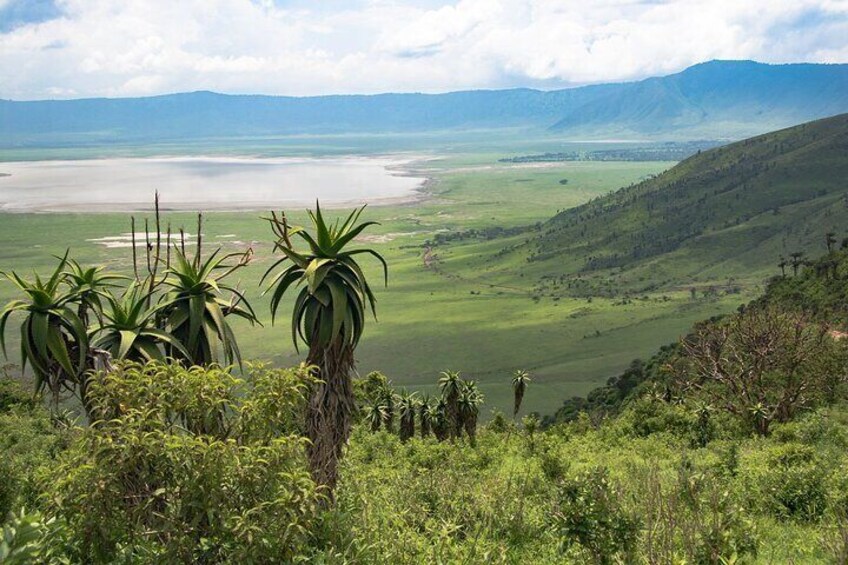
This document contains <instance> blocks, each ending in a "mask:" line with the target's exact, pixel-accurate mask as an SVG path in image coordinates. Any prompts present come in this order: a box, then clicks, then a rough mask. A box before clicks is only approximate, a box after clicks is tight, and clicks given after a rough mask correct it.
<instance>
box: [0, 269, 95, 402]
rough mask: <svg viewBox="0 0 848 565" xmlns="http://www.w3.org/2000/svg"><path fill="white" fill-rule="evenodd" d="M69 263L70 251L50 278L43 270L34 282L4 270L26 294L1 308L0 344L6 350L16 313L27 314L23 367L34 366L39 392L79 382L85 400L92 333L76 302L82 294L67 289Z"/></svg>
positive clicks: (23, 329) (54, 391)
mask: <svg viewBox="0 0 848 565" xmlns="http://www.w3.org/2000/svg"><path fill="white" fill-rule="evenodd" d="M66 264H67V253H66V254H65V256H64V257H63V258H62V259H61V260H60V261H59V264H58V265H57V266H56V268H55V270H54V271H53V273H52V274H51V275H50V277H49V278H48V279H46V280H42V279H41V277H40V276H39V275H37V274H36V275H35V278H34V280H33V281H27V280H25V279H23V278H21V277H20V276H19V275H18V274H17V273H15V272H11V273H2V274H3V276H5V277H6V279H8V280H9V281H11V282H12V283H14V284H15V286H17V287H18V289H19V290H20V291H21V292H22V293H23V294H24V296H25V297H26V298H25V299H22V300H13V301H12V302H10V303H8V304H7V305H6V307H5V308H4V309H3V310H2V311H0V345H2V347H3V353H4V355H6V338H5V336H6V331H5V330H6V323H7V321H8V319H9V317H10V316H11V314H12V313H14V312H21V313H24V314H25V318H24V320H23V322H22V323H21V328H20V332H21V363H22V365H23V367H22V369H25V368H26V365H27V364H29V365H30V367H31V368H32V371H33V373H34V375H35V378H36V389H37V390H38V391H41V390H43V389H44V388H45V387H46V388H48V389H49V390H50V392H51V393H52V394H53V395H54V398H56V399H58V395H59V392H60V391H61V390H62V388H70V389H72V390H73V389H77V387H79V389H78V391H79V393H80V396H81V397H82V398H83V400H84V397H85V386H84V384H85V383H84V381H85V378H84V372H85V370H86V368H87V367H86V356H87V354H88V334H87V331H86V327H85V325H84V324H83V322H82V320H80V318H79V316H78V315H77V314H76V313H75V312H74V311H73V310H72V309H71V307H70V306H71V305H72V304H74V303H75V302H77V301H78V300H79V295H78V294H77V293H76V292H75V291H73V290H71V291H63V290H62V285H63V283H64V282H65V278H66V275H65V273H64V272H63V271H62V269H64V268H65V265H66Z"/></svg>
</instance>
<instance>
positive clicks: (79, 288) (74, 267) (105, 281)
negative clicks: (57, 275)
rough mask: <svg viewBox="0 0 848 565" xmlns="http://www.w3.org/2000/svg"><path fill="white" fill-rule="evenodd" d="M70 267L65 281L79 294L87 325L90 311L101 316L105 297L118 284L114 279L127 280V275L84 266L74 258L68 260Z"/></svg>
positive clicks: (80, 313) (81, 311)
mask: <svg viewBox="0 0 848 565" xmlns="http://www.w3.org/2000/svg"><path fill="white" fill-rule="evenodd" d="M68 267H69V270H68V271H66V272H65V273H64V275H65V283H66V284H67V285H68V286H69V287H70V289H71V291H72V292H73V293H75V294H76V295H77V300H78V303H79V312H78V313H79V317H80V319H81V320H82V321H83V323H84V324H86V325H87V324H88V323H89V319H88V312H89V311H91V312H94V314H95V316H97V317H100V314H101V313H102V311H103V299H104V298H108V297H109V289H110V288H114V287H116V286H117V285H116V284H115V283H114V282H112V281H118V280H125V279H126V277H123V276H121V275H113V274H108V273H105V272H104V271H103V267H83V266H82V265H80V264H79V263H78V262H77V261H75V260H73V259H69V260H68Z"/></svg>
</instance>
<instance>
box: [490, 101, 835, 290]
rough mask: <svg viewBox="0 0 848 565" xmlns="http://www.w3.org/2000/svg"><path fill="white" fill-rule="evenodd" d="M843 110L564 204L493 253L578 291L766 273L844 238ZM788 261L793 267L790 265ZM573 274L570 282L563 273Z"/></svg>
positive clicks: (504, 262) (503, 262)
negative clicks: (527, 233) (826, 240)
mask: <svg viewBox="0 0 848 565" xmlns="http://www.w3.org/2000/svg"><path fill="white" fill-rule="evenodd" d="M846 178H848V114H842V115H839V116H835V117H833V118H828V119H824V120H819V121H815V122H810V123H807V124H803V125H799V126H796V127H792V128H788V129H785V130H781V131H777V132H773V133H769V134H766V135H762V136H759V137H755V138H751V139H746V140H743V141H740V142H738V143H733V144H730V145H727V146H724V147H720V148H716V149H713V150H709V151H705V152H702V153H699V154H697V155H695V156H693V157H690V158H689V159H687V160H685V161H683V162H681V163H679V164H678V165H677V166H675V167H673V168H671V169H670V170H668V171H666V172H664V173H662V174H660V175H658V176H656V177H653V178H650V179H648V180H645V181H643V182H640V183H638V184H634V185H631V186H628V187H625V188H621V189H619V190H618V191H616V192H614V193H612V194H609V195H607V196H604V197H599V198H596V199H594V200H593V201H591V202H589V203H587V204H584V205H582V206H579V207H576V208H571V209H568V210H565V211H563V212H561V213H559V214H557V215H556V216H554V217H553V218H552V219H551V220H549V221H548V222H546V223H545V224H543V225H542V226H541V229H539V230H538V231H536V232H535V233H533V237H531V238H527V237H526V236H522V238H517V242H513V243H512V244H511V245H508V246H507V247H504V248H503V249H501V251H500V252H499V253H498V257H499V261H498V262H496V263H490V264H489V265H488V269H489V271H490V272H491V273H492V274H493V275H494V274H497V273H498V272H500V271H508V270H510V269H514V268H515V266H516V265H519V264H522V259H523V260H524V261H523V263H524V264H523V265H522V266H521V269H522V270H524V271H525V272H526V273H527V274H532V275H535V277H536V279H538V278H540V277H545V278H546V279H549V280H550V279H553V280H555V281H556V282H557V283H561V284H562V285H565V287H566V288H568V289H570V290H572V291H581V289H586V288H587V284H590V283H587V281H596V282H597V283H598V284H600V281H601V280H603V281H604V282H605V283H606V284H608V285H611V287H612V288H614V289H616V290H624V291H628V290H629V291H641V290H645V289H648V288H649V287H650V288H658V287H659V288H663V287H674V286H679V285H680V284H689V283H693V284H697V283H703V282H710V281H713V282H715V281H720V280H725V279H726V278H728V277H735V278H748V279H749V280H757V279H761V278H762V276H763V275H768V274H773V273H774V272H775V271H776V270H777V264H778V262H779V260H780V256H781V255H783V256H785V257H787V258H789V256H790V254H791V253H793V252H804V251H806V252H810V251H812V250H822V249H824V238H825V234H826V233H828V232H833V233H834V237H836V238H837V239H838V240H839V241H841V239H842V237H843V236H844V235H846V230H845V225H846V221H848V182H846ZM788 268H791V267H788ZM566 280H568V283H567V284H566V283H565V281H566Z"/></svg>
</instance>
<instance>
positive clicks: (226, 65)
mask: <svg viewBox="0 0 848 565" xmlns="http://www.w3.org/2000/svg"><path fill="white" fill-rule="evenodd" d="M711 59H753V60H757V61H762V62H770V63H787V62H816V63H845V62H848V0H751V1H749V0H669V1H663V0H580V1H573V0H458V1H457V0H453V1H449V0H311V1H310V0H0V98H4V99H14V100H33V99H46V98H56V99H58V98H84V97H98V96H107V97H126V96H147V95H155V94H165V93H172V92H186V91H195V90H212V91H216V92H225V93H234V94H235V93H238V94H284V95H297V96H306V95H319V94H349V93H377V92H445V91H452V90H465V89H479V88H511V87H533V88H544V89H550V88H563V87H570V86H577V85H583V84H592V83H600V82H613V81H630V80H638V79H641V78H645V77H648V76H658V75H666V74H671V73H674V72H677V71H680V70H682V69H684V68H686V67H687V66H690V65H692V64H695V63H699V62H703V61H708V60H711Z"/></svg>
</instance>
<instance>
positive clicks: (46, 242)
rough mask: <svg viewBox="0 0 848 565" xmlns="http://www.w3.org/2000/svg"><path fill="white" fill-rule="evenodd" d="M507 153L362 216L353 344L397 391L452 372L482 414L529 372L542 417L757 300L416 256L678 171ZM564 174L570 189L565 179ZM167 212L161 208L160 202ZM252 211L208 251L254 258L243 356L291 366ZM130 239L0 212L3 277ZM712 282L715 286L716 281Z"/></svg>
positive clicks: (215, 216) (266, 253)
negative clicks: (552, 278)
mask: <svg viewBox="0 0 848 565" xmlns="http://www.w3.org/2000/svg"><path fill="white" fill-rule="evenodd" d="M523 149H524V148H523V147H522V151H523ZM520 152H521V151H516V152H515V154H517V153H520ZM509 154H512V152H510V153H506V152H503V151H500V152H499V151H497V150H493V151H492V152H485V153H482V152H479V151H478V152H476V153H471V152H454V153H451V154H449V156H447V157H442V158H433V159H429V160H422V161H420V162H419V163H418V164H417V165H416V168H419V169H421V170H422V171H423V172H425V173H427V174H428V175H429V176H431V177H432V178H433V179H434V182H433V183H432V185H431V187H430V189H429V190H430V191H431V193H432V194H431V196H430V198H429V199H427V200H426V201H424V202H421V203H418V204H416V205H406V206H383V207H374V208H371V209H369V211H368V212H366V216H367V218H368V219H375V220H379V221H380V222H381V223H382V225H381V226H379V227H377V228H375V229H373V230H372V231H371V232H370V235H369V236H367V237H366V238H365V239H366V240H367V242H368V243H369V245H373V246H374V247H375V248H376V249H377V250H378V251H380V252H381V253H383V254H384V255H385V257H386V259H387V260H388V262H389V264H390V275H389V276H390V280H389V286H388V288H385V289H383V288H380V289H379V290H378V301H379V303H378V316H379V323H373V322H372V323H370V324H369V326H368V327H367V328H366V334H365V338H364V340H363V343H362V344H361V346H360V348H359V349H358V358H359V371H360V372H361V373H363V374H364V373H365V372H367V371H370V370H376V369H379V370H381V371H383V372H385V373H386V374H387V375H388V376H389V377H390V378H391V379H392V380H393V381H394V382H395V384H396V385H397V386H399V387H404V386H407V387H410V388H415V389H424V388H427V387H432V386H433V385H434V383H435V381H436V378H437V374H438V372H439V371H440V370H444V369H446V368H452V369H457V370H461V371H462V372H463V374H464V375H465V376H466V377H469V378H475V379H478V380H479V381H480V384H481V389H482V391H483V393H484V394H485V395H486V397H487V406H488V407H498V408H501V409H504V410H506V409H507V407H508V406H509V405H510V402H511V390H510V373H511V372H512V371H513V370H515V369H517V368H526V369H528V370H530V371H531V372H532V373H534V375H535V380H534V383H533V390H532V391H531V392H530V393H529V394H528V397H527V400H526V406H527V408H528V409H530V410H537V411H539V412H542V413H551V412H553V411H554V410H555V409H556V408H557V407H558V406H559V404H560V403H561V402H562V400H563V398H565V397H569V396H572V395H575V394H584V393H586V392H587V391H588V390H590V389H591V388H593V387H595V386H597V385H598V384H600V383H602V382H604V381H605V380H606V379H607V378H609V377H610V376H612V375H614V374H616V373H617V372H618V371H620V370H621V369H623V368H624V367H625V366H626V365H627V364H628V363H629V361H630V360H631V359H633V358H635V357H639V356H646V355H648V354H650V353H651V352H652V351H653V350H655V349H656V348H657V347H658V346H659V345H661V344H663V343H666V342H669V341H672V340H674V339H676V338H677V336H678V335H680V334H681V333H682V332H684V331H686V330H687V329H688V328H689V327H690V326H691V324H692V323H693V322H695V321H696V320H700V319H703V318H705V317H709V316H711V315H714V314H718V313H721V312H726V311H729V310H731V309H732V308H734V307H735V306H736V305H737V304H738V303H740V302H742V301H744V300H746V299H747V298H749V297H750V296H753V294H755V293H756V292H757V290H758V283H759V282H760V280H761V278H760V279H758V278H757V277H756V276H753V277H751V279H750V280H749V281H747V282H746V284H745V285H743V287H742V292H741V293H740V294H733V295H725V294H722V293H719V294H718V295H714V296H710V297H699V298H698V299H696V300H693V299H692V298H691V296H690V293H689V291H688V289H685V288H680V289H671V290H669V289H663V290H660V291H657V292H646V293H642V294H640V295H639V296H638V297H636V298H635V299H633V300H621V299H615V298H603V297H601V296H600V295H599V296H581V297H579V298H574V297H567V296H565V297H557V298H551V297H548V296H546V295H545V293H544V292H541V293H540V292H539V281H540V278H539V276H538V275H539V274H538V273H534V274H533V275H532V276H529V275H528V276H524V273H523V270H524V269H525V268H526V266H525V264H523V263H522V262H521V261H518V260H515V259H513V262H514V264H511V265H510V267H509V268H508V269H506V270H500V271H499V273H498V275H497V277H489V276H488V275H486V274H485V271H483V270H481V269H480V268H479V266H480V264H481V263H483V262H486V261H491V260H492V255H493V254H494V253H496V252H497V251H498V250H499V249H501V248H502V247H503V245H504V242H503V241H504V240H501V239H499V240H496V241H495V240H492V241H488V240H486V239H485V238H474V239H469V240H459V241H457V242H456V243H451V244H448V245H442V246H439V247H438V248H437V249H436V251H435V252H432V253H431V254H430V255H429V257H428V260H426V261H425V254H426V251H425V243H426V242H427V241H429V240H432V239H433V238H434V237H435V235H436V234H438V233H442V234H451V233H458V232H463V231H466V230H469V229H478V230H480V229H485V228H491V227H495V226H497V227H503V228H510V227H516V226H527V225H533V224H535V223H536V222H543V221H545V220H547V219H548V218H550V217H551V216H552V215H553V214H555V213H556V212H557V210H562V209H567V208H571V207H573V206H576V205H579V204H581V203H584V202H586V201H588V200H590V199H592V198H594V197H597V196H600V195H603V194H606V193H607V192H609V191H610V190H614V189H616V188H618V187H621V186H627V185H630V184H631V183H634V182H637V181H639V180H641V179H644V178H647V177H648V176H650V175H655V174H657V173H659V172H661V171H663V170H665V169H667V168H669V167H670V166H672V165H673V163H667V162H570V163H554V164H550V163H546V164H543V165H539V164H504V163H498V162H497V159H498V158H500V157H503V156H504V155H509ZM564 179H567V181H568V182H567V183H565V184H563V183H561V182H560V181H562V180H564ZM152 188H153V187H151V189H152ZM116 189H119V187H117V188H116ZM163 204H164V207H165V208H166V209H167V202H165V203H163ZM339 213H341V211H339ZM260 215H261V213H259V212H240V213H225V212H217V213H209V214H207V215H206V221H205V227H204V241H205V242H206V244H205V249H207V250H208V249H210V248H211V247H212V246H213V245H216V244H221V245H222V246H223V247H224V248H225V249H227V250H237V249H242V248H244V247H246V246H248V245H250V246H252V247H253V248H254V250H255V251H256V260H255V262H254V263H253V264H252V265H251V266H250V267H249V268H247V269H244V270H242V271H240V273H239V276H240V277H241V280H242V282H241V284H242V287H243V288H245V289H246V290H247V292H248V295H249V296H250V297H251V299H252V302H253V304H254V307H255V308H256V309H257V311H258V313H259V314H260V319H261V320H262V322H263V324H264V325H265V327H249V326H242V325H238V326H237V333H238V335H239V337H240V342H241V344H242V349H243V353H244V354H245V357H247V358H251V359H268V360H272V361H273V362H274V363H276V364H279V365H291V364H293V363H296V362H297V361H299V360H300V359H301V356H300V355H298V353H297V352H296V351H295V350H294V347H293V346H292V344H291V340H290V337H289V327H288V319H282V320H278V321H277V325H276V326H275V327H273V328H271V327H270V324H271V320H270V315H269V314H268V310H267V302H268V300H267V298H263V297H261V295H260V289H259V286H258V282H259V278H260V277H261V275H262V273H263V272H264V271H265V269H266V268H267V266H268V265H269V264H270V263H271V261H272V254H271V244H270V241H269V235H270V230H268V227H267V225H266V224H265V223H264V222H263V221H261V220H260V219H259V217H260ZM290 215H291V217H292V218H293V219H294V220H295V221H302V220H304V214H303V213H302V212H301V211H293V213H291V214H290ZM166 220H167V221H170V223H171V224H172V226H174V227H175V228H176V227H178V226H184V227H185V228H186V229H187V230H188V231H190V232H194V231H195V230H194V225H195V221H196V220H195V217H194V216H193V215H192V214H185V213H166ZM128 232H129V217H128V215H127V214H114V213H103V214H3V215H0V241H1V242H2V246H0V269H2V270H19V271H24V272H25V271H30V270H31V269H35V270H36V271H40V272H45V271H47V269H48V268H49V267H51V266H52V265H53V264H54V261H55V260H54V259H53V256H54V255H57V254H60V253H62V252H63V251H64V250H65V248H67V247H70V248H71V252H72V255H73V256H74V257H76V258H77V260H79V261H81V262H83V263H88V264H102V265H105V266H106V267H108V268H110V269H113V270H116V271H119V272H123V273H129V272H130V271H131V253H130V249H129V248H128V247H107V246H106V245H104V244H103V243H102V242H98V241H96V240H98V239H101V238H104V237H114V236H119V235H121V234H126V233H128ZM519 237H524V236H519ZM367 270H368V273H369V274H370V275H371V276H372V277H374V278H375V279H376V277H377V274H378V271H377V269H376V265H367ZM715 280H716V282H720V280H721V274H719V275H717V276H716V277H715ZM13 294H14V292H13V288H12V286H11V284H9V283H6V282H3V283H0V300H2V301H4V302H5V301H6V300H8V299H9V298H11V297H12V296H13ZM284 311H286V310H284ZM10 338H12V339H11V341H10V345H11V349H10V351H16V343H15V336H14V335H10Z"/></svg>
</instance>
